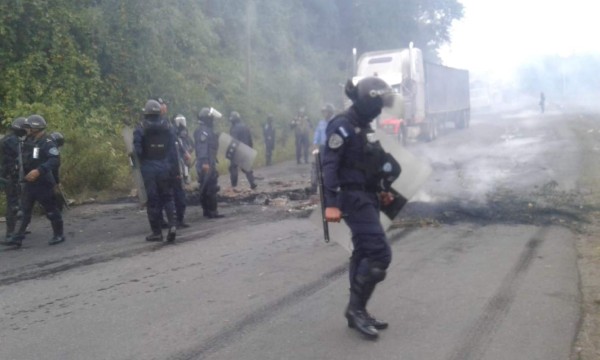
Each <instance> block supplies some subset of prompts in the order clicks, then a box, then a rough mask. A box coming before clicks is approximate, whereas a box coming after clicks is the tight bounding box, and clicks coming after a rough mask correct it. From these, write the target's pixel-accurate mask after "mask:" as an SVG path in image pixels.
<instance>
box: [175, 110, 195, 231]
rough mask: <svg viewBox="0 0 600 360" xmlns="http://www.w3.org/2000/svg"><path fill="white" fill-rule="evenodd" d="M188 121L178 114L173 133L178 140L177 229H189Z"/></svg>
mask: <svg viewBox="0 0 600 360" xmlns="http://www.w3.org/2000/svg"><path fill="white" fill-rule="evenodd" d="M186 125H187V123H186V119H185V117H184V116H183V115H181V114H178V115H177V116H175V117H174V118H173V131H174V135H175V139H176V144H175V146H176V150H177V166H176V169H173V172H174V173H175V174H176V177H175V178H174V179H173V196H174V200H175V217H176V220H177V228H178V229H180V228H187V227H189V225H188V224H187V223H186V222H185V221H184V218H185V209H186V202H187V201H186V196H185V189H184V188H183V184H184V183H186V181H187V178H188V166H189V165H190V164H191V155H190V152H191V151H192V150H191V146H192V145H191V139H190V138H189V136H188V135H187V127H186Z"/></svg>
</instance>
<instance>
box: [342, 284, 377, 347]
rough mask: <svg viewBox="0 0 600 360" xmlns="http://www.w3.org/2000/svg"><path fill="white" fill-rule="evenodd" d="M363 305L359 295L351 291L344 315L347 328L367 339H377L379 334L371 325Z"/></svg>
mask: <svg viewBox="0 0 600 360" xmlns="http://www.w3.org/2000/svg"><path fill="white" fill-rule="evenodd" d="M363 304H364V301H363V299H362V298H361V296H360V294H358V293H357V292H356V291H351V292H350V302H349V303H348V307H347V308H346V313H345V314H344V315H345V316H346V320H348V327H349V328H351V329H355V330H357V331H358V332H360V333H361V334H363V335H364V336H365V337H367V338H368V339H371V340H374V339H377V337H378V336H379V332H378V331H377V329H376V328H375V326H374V325H373V324H371V318H370V317H369V315H368V313H367V310H366V309H365V308H364V305H363Z"/></svg>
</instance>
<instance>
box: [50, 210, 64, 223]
mask: <svg viewBox="0 0 600 360" xmlns="http://www.w3.org/2000/svg"><path fill="white" fill-rule="evenodd" d="M46 217H47V218H48V220H50V221H51V222H55V221H60V220H62V216H61V215H60V213H59V212H57V211H52V212H49V213H47V214H46Z"/></svg>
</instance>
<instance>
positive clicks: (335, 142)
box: [327, 133, 344, 150]
mask: <svg viewBox="0 0 600 360" xmlns="http://www.w3.org/2000/svg"><path fill="white" fill-rule="evenodd" d="M343 144H344V138H342V137H341V136H340V135H339V134H337V133H334V134H333V135H331V136H330V137H329V140H327V146H329V148H330V149H333V150H335V149H338V148H339V147H340V146H342V145H343Z"/></svg>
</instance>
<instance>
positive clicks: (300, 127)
mask: <svg viewBox="0 0 600 360" xmlns="http://www.w3.org/2000/svg"><path fill="white" fill-rule="evenodd" d="M290 127H291V128H292V129H293V130H294V134H295V136H296V163H297V164H300V161H301V160H302V159H304V163H305V164H308V148H309V145H308V144H309V136H310V129H312V124H311V123H310V119H309V118H308V116H307V115H306V111H305V109H304V107H301V108H300V109H299V110H298V115H296V117H295V118H294V119H293V120H292V122H291V124H290Z"/></svg>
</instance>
